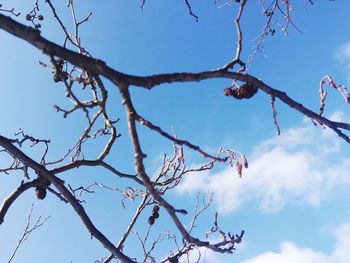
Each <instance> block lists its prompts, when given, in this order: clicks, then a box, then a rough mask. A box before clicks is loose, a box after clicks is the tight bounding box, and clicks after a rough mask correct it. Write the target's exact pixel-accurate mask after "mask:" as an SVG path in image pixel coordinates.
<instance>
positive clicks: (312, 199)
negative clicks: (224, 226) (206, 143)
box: [177, 113, 350, 213]
mask: <svg viewBox="0 0 350 263" xmlns="http://www.w3.org/2000/svg"><path fill="white" fill-rule="evenodd" d="M341 117H342V114H341V113H336V114H334V115H333V116H332V117H331V118H333V119H334V118H336V119H341ZM339 151H340V139H339V138H338V137H337V136H336V135H335V134H334V133H333V132H330V131H328V130H327V129H324V130H322V129H320V128H318V127H314V126H313V125H312V124H311V123H310V121H307V122H306V121H304V122H303V123H302V125H301V126H300V127H296V128H291V129H289V130H287V131H285V132H283V133H282V135H281V136H278V137H273V138H271V139H268V140H266V141H264V142H262V143H260V144H259V145H257V146H256V147H255V149H254V151H253V154H252V155H251V156H250V157H249V161H250V167H249V168H248V169H247V170H244V174H243V178H238V177H237V175H236V171H235V170H234V169H232V168H230V167H227V168H226V169H224V170H223V171H221V172H218V173H215V174H212V173H209V172H204V173H195V174H191V175H188V176H187V177H186V178H185V180H184V182H183V183H182V184H181V185H180V186H179V188H178V189H177V191H178V193H182V194H185V193H190V192H197V191H203V192H207V191H210V192H213V193H214V199H215V201H216V202H217V205H218V208H219V210H220V212H222V213H224V212H231V211H233V210H236V209H238V208H239V207H241V206H242V205H243V204H245V203H247V202H256V203H258V206H259V209H260V210H262V211H264V212H275V211H278V210H280V209H282V208H283V207H284V206H285V205H286V204H288V203H307V204H309V205H312V206H317V205H319V204H320V203H321V202H322V201H323V200H325V199H327V198H328V197H329V196H330V194H332V193H333V192H334V191H335V190H337V191H338V190H340V189H342V188H343V189H345V187H349V185H350V179H349V176H348V172H347V171H349V170H350V159H348V158H344V159H337V158H335V153H337V152H339Z"/></svg>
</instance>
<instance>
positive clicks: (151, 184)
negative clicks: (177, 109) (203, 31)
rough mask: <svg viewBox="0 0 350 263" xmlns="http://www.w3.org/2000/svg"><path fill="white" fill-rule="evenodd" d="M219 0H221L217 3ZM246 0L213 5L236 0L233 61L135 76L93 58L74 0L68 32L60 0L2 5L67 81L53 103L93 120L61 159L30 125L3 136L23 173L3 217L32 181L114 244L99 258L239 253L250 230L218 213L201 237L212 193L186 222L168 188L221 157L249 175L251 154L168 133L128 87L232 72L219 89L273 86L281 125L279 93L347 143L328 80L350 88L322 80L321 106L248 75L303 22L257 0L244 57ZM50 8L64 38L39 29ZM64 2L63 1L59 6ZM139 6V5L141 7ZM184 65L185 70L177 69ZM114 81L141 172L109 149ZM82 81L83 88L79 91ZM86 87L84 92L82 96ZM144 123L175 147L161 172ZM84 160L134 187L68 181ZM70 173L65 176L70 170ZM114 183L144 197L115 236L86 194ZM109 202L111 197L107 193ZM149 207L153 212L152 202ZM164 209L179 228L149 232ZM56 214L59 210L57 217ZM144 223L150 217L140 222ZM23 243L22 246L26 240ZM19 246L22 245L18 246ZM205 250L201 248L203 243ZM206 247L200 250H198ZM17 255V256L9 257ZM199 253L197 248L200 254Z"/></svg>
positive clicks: (12, 27)
mask: <svg viewBox="0 0 350 263" xmlns="http://www.w3.org/2000/svg"><path fill="white" fill-rule="evenodd" d="M216 2H218V3H216ZM247 2H248V1H247V0H235V1H233V0H230V1H227V2H224V3H219V1H215V3H214V4H213V5H214V6H215V5H216V7H217V6H219V7H225V6H229V5H235V6H236V11H237V13H236V15H235V18H234V25H235V28H236V41H235V43H236V50H235V52H234V53H235V54H234V56H233V57H232V58H231V59H228V61H227V62H226V63H223V65H222V66H221V67H218V68H216V69H213V70H205V71H202V72H176V73H168V74H157V73H155V74H153V75H149V76H136V75H131V74H127V73H124V72H120V71H118V70H116V69H113V68H112V67H110V66H108V61H106V62H105V61H102V60H100V59H98V58H95V57H94V56H93V55H91V53H90V52H89V51H88V50H87V49H86V48H85V47H84V46H83V45H82V39H81V36H80V27H81V25H83V24H88V23H89V20H90V18H91V16H92V13H91V12H90V13H88V14H86V16H85V17H78V16H77V14H76V7H75V2H74V1H73V0H69V1H68V4H67V7H66V8H67V9H69V10H70V11H71V12H70V14H71V16H72V19H73V30H72V31H70V30H69V29H68V28H69V27H68V26H67V25H66V24H67V23H68V21H65V20H64V19H63V18H62V14H59V12H58V8H57V6H56V5H59V4H56V3H54V2H53V1H50V0H46V1H40V0H36V2H35V3H34V7H33V9H31V10H30V11H29V12H27V13H26V12H24V13H23V14H24V15H23V14H21V12H23V11H22V10H15V9H14V8H12V7H11V6H3V5H1V7H0V28H1V29H2V30H3V31H5V32H7V33H8V34H11V35H13V36H15V37H16V38H17V39H18V41H20V40H22V41H25V42H28V43H29V44H30V45H32V46H33V47H34V48H35V49H37V50H38V51H41V52H42V53H43V54H45V55H46V56H47V61H46V62H40V65H41V66H42V67H43V70H45V69H47V70H48V71H49V73H48V74H52V76H53V81H54V82H58V83H61V84H62V86H63V87H64V89H65V96H66V98H67V100H68V101H69V103H70V104H71V107H70V108H68V109H66V108H64V107H61V106H59V105H55V106H54V108H55V110H56V111H57V112H58V113H61V114H62V115H63V117H64V118H66V117H69V116H70V115H71V114H72V113H74V112H81V113H83V116H84V118H85V120H86V127H85V129H83V130H82V131H81V133H80V136H79V137H78V138H77V139H76V143H75V144H74V145H72V146H71V147H70V148H69V149H65V153H64V154H63V155H62V156H61V157H59V158H56V159H52V158H49V157H48V152H49V150H50V140H48V139H38V138H35V136H32V135H28V134H27V133H26V132H27V131H26V132H24V131H23V130H20V131H19V132H18V133H16V134H15V136H14V137H13V138H7V137H5V136H2V135H0V146H1V148H0V149H1V153H2V154H3V155H6V156H7V158H10V159H11V160H12V161H11V162H10V163H9V164H8V165H6V164H3V163H1V165H2V167H0V172H1V173H4V174H11V173H16V175H17V176H18V177H20V176H19V175H18V172H21V173H22V174H23V178H19V181H20V184H19V186H18V187H17V188H16V189H15V190H14V191H13V192H12V193H10V194H9V195H8V197H7V198H6V199H5V200H4V201H3V203H2V206H1V207H0V224H3V223H4V221H5V217H6V214H7V212H8V210H9V209H10V208H11V205H12V204H13V203H14V202H15V201H16V200H17V198H19V197H20V196H21V195H22V194H23V193H24V192H26V191H27V190H30V189H35V193H36V196H37V198H38V199H45V197H46V195H47V194H48V193H49V194H52V195H53V196H55V197H57V198H58V200H60V201H63V202H65V203H68V204H69V205H70V206H71V207H72V208H73V209H74V211H75V212H76V214H77V216H79V217H80V219H81V222H82V224H84V225H85V227H86V228H87V230H88V232H89V233H90V234H91V236H92V237H94V238H96V239H97V240H98V241H99V242H100V243H101V244H102V245H103V246H104V247H105V248H106V250H107V251H109V253H110V255H108V256H106V257H105V258H103V259H101V260H98V261H96V262H104V263H107V262H110V261H112V260H114V259H116V260H118V261H120V262H171V263H174V262H180V261H181V262H182V261H186V260H188V257H186V256H188V255H189V254H190V253H191V252H192V251H196V250H197V249H198V248H201V247H205V248H208V249H210V250H213V251H215V252H218V253H229V254H230V253H233V252H234V250H235V245H236V244H239V243H240V242H241V240H242V238H243V237H244V231H243V230H240V229H239V230H237V229H231V231H234V233H232V234H231V232H228V231H226V230H222V229H221V228H220V226H219V222H218V221H219V220H218V214H217V213H215V216H214V219H213V226H212V227H211V228H210V229H208V231H207V232H206V236H207V237H208V236H209V235H212V234H218V235H219V236H220V237H221V239H220V241H218V242H216V243H215V242H214V243H213V242H209V241H208V240H207V239H201V238H199V237H196V236H194V234H193V229H194V226H195V224H196V222H197V219H198V218H199V217H200V216H201V215H202V213H203V212H204V211H205V210H206V209H207V208H208V207H209V206H210V205H211V202H212V201H211V200H212V197H211V196H210V195H209V196H208V197H205V196H204V197H201V196H198V197H197V203H196V204H195V210H194V214H193V215H192V216H191V218H190V219H188V220H187V223H189V225H187V224H186V223H184V220H183V218H182V216H184V215H186V214H187V213H188V212H187V211H186V210H184V209H183V208H181V207H174V206H173V205H172V204H171V203H170V202H169V201H168V199H167V194H168V192H170V191H172V190H173V189H174V188H176V187H177V186H178V185H179V184H180V183H181V180H182V179H183V178H184V176H185V175H186V174H188V173H196V172H201V171H205V170H211V169H212V168H213V167H214V165H216V164H219V163H229V164H230V165H231V166H233V167H235V169H236V170H237V173H238V174H239V176H242V173H243V169H245V168H248V161H247V160H246V158H245V156H244V155H243V154H242V153H240V152H239V151H237V150H233V149H220V150H218V152H214V153H211V152H207V151H205V150H204V149H203V148H202V147H200V146H198V145H195V144H194V143H192V142H190V141H188V140H186V139H184V138H179V137H178V136H177V135H176V132H175V130H174V129H173V131H172V132H170V133H169V132H167V131H166V130H165V129H163V128H162V127H160V126H159V125H158V124H157V120H148V119H146V118H145V117H144V116H142V115H141V114H140V113H139V111H138V109H137V107H138V105H135V103H134V100H133V96H132V95H131V93H130V89H131V87H133V88H136V89H137V88H141V89H142V88H143V89H148V90H153V89H154V88H155V87H157V86H161V85H163V84H173V83H187V82H204V81H206V80H209V79H227V80H230V81H232V84H231V85H230V86H229V87H226V88H225V87H219V90H218V92H222V91H223V99H226V98H225V97H224V95H226V96H229V97H232V98H233V99H250V98H252V97H253V96H254V95H255V94H256V93H257V92H258V91H260V92H262V93H264V94H266V96H268V97H269V98H270V102H271V109H272V116H273V123H274V125H275V126H276V129H277V133H278V134H279V133H280V128H279V125H278V121H277V113H276V109H275V101H276V100H279V101H280V102H282V103H284V104H286V105H288V106H289V107H290V108H291V109H292V110H295V111H298V112H300V113H301V114H302V115H304V116H306V117H308V118H310V119H311V120H312V121H313V122H314V123H315V125H318V126H323V127H328V128H329V129H331V130H333V131H334V132H335V133H336V134H338V135H339V137H341V138H342V139H343V140H345V141H346V142H348V143H350V138H349V137H348V135H347V134H346V132H347V131H349V130H350V124H348V123H343V122H336V121H331V120H330V119H328V118H326V117H324V116H323V109H324V106H325V99H326V92H325V89H324V87H325V85H329V86H331V87H333V88H335V89H337V90H338V91H339V92H340V93H341V94H342V96H343V97H344V99H345V102H346V103H350V96H349V94H348V93H347V91H346V89H345V87H344V86H342V85H338V84H336V83H335V82H334V81H333V79H332V78H331V77H330V76H326V77H324V78H322V80H321V82H320V111H319V112H314V111H312V110H310V109H308V108H306V107H304V106H303V105H302V104H301V103H300V102H298V101H295V100H293V99H292V98H291V97H289V96H288V95H287V94H286V93H285V92H284V91H281V90H278V89H275V88H273V87H271V86H270V85H269V84H267V83H265V82H264V81H263V80H261V79H259V78H257V77H255V76H253V75H250V74H248V73H247V67H248V66H249V65H250V64H251V63H252V62H253V58H254V56H255V55H256V53H257V52H260V51H263V44H264V41H265V39H266V38H267V37H268V36H271V35H274V34H275V33H276V30H278V29H280V30H282V31H283V32H284V33H285V34H288V32H289V30H290V29H291V28H293V29H295V30H297V31H299V30H300V29H298V28H297V26H296V24H295V23H294V21H293V20H292V12H293V9H292V8H291V5H292V2H295V1H291V0H270V1H267V0H260V1H256V2H258V3H256V5H257V8H260V9H262V16H263V17H264V18H265V19H266V22H265V25H264V27H263V28H262V31H261V34H260V35H259V36H258V38H257V41H256V45H255V48H254V50H253V52H252V53H251V55H250V56H249V57H247V58H243V57H242V50H243V37H244V31H243V29H242V27H241V18H242V17H243V16H244V15H247V16H248V15H249V14H248V13H245V8H246V3H247ZM305 4H308V5H312V4H313V2H312V1H311V0H309V1H305ZM140 5H141V8H142V9H144V8H146V7H147V1H145V0H143V1H141V4H140ZM184 6H185V7H186V8H187V10H188V12H189V15H190V16H192V17H193V18H194V19H195V20H197V21H198V19H199V18H200V14H196V13H195V11H194V8H193V7H192V5H191V3H190V1H187V0H185V2H184ZM44 7H45V8H47V9H48V10H50V16H52V17H53V18H54V19H55V21H56V23H57V26H58V27H59V29H60V30H61V31H62V32H63V34H64V39H63V41H62V43H61V44H57V43H54V42H52V41H50V40H49V39H46V38H45V37H43V36H42V34H41V31H40V30H41V28H42V24H43V23H45V20H46V16H47V15H48V14H43V12H42V8H44ZM60 8H62V7H61V6H60ZM135 12H137V10H135ZM22 16H24V17H25V19H26V21H27V24H23V23H20V22H18V21H17V19H18V17H22ZM274 17H279V18H280V20H282V21H284V24H279V25H275V24H273V18H274ZM276 27H279V28H276ZM180 70H181V69H180ZM107 80H108V81H110V82H111V83H112V84H113V85H114V89H115V90H116V91H118V92H119V95H120V97H121V100H122V105H123V107H124V112H125V114H126V123H127V129H128V134H129V139H130V142H131V147H132V152H133V159H134V171H135V172H134V173H132V174H128V173H124V172H122V171H120V170H119V169H118V163H113V162H112V161H111V160H110V159H108V156H109V155H110V153H111V151H112V150H116V151H118V149H115V142H116V141H117V140H118V138H119V136H120V134H119V132H118V124H119V120H118V119H113V118H112V117H111V116H115V114H114V113H113V112H112V111H111V109H109V108H107V106H106V104H107V102H108V100H109V92H110V89H109V88H106V84H105V82H106V81H107ZM77 87H81V89H79V91H77V90H78V89H77ZM81 92H83V93H84V96H82V95H81ZM141 126H143V127H145V128H147V129H149V130H150V131H152V132H154V133H155V134H158V135H159V136H162V137H164V138H165V139H167V140H168V141H169V144H171V145H172V147H173V152H172V154H170V155H164V159H163V163H162V165H161V167H160V169H159V171H158V173H157V175H156V176H155V177H152V176H151V175H150V174H149V170H148V169H147V167H145V160H144V159H145V157H146V154H145V153H144V151H143V150H142V143H143V142H142V140H141V137H140V136H139V129H140V127H141ZM97 137H103V138H106V142H105V144H104V147H103V149H102V150H101V151H100V152H99V153H98V154H96V155H95V156H91V154H86V153H85V152H84V147H85V145H87V144H88V143H91V144H94V140H95V139H96V138H97ZM28 146H30V148H29V150H31V149H36V148H38V147H40V149H44V150H43V151H42V154H41V157H40V158H34V157H33V156H32V154H31V152H30V151H29V150H28V149H27V147H28ZM188 151H193V152H195V153H198V154H199V155H200V156H201V157H203V164H202V165H199V166H198V167H194V168H193V167H189V166H187V164H186V159H185V152H188ZM79 167H86V168H89V167H95V168H96V167H97V168H99V169H100V171H101V172H103V173H109V174H113V175H115V176H117V177H119V178H121V179H123V180H124V182H127V187H115V186H110V185H107V184H105V183H104V182H103V178H101V181H99V182H95V183H93V184H90V185H81V186H79V187H73V186H72V185H71V184H70V183H69V182H68V180H67V179H65V180H63V179H62V177H63V175H64V174H65V173H68V172H69V171H72V170H75V171H76V168H79ZM65 178H66V177H65ZM101 188H103V189H107V190H110V191H115V192H117V193H119V194H120V195H121V205H122V206H123V207H125V202H127V201H128V200H132V201H138V202H139V205H138V207H137V209H136V211H135V212H134V216H133V217H132V218H131V220H130V222H129V224H128V225H127V226H125V231H124V234H123V235H122V236H121V237H120V239H119V240H118V241H117V242H116V240H110V239H108V238H107V237H106V234H104V233H102V232H101V231H100V230H99V229H98V228H97V227H96V226H95V225H94V222H93V221H92V218H90V216H89V215H88V213H87V212H86V211H85V208H84V206H85V205H86V204H85V203H84V200H83V199H84V195H87V194H94V193H95V192H96V191H97V190H98V189H101ZM106 201H107V202H108V200H106ZM150 207H151V213H150V214H149V215H147V213H149V208H150ZM161 213H167V214H168V216H169V218H170V221H169V224H171V223H172V224H173V225H174V226H175V227H176V229H177V230H176V232H175V233H172V232H170V231H169V232H160V233H159V234H158V236H157V237H156V239H154V240H150V232H151V231H155V230H154V225H155V223H156V222H157V220H158V218H159V216H160V214H161ZM143 214H146V215H147V218H148V222H147V224H146V225H147V232H146V235H142V234H141V233H140V232H139V231H138V228H137V227H140V225H137V222H138V221H139V220H140V218H141V217H142V216H141V215H143ZM53 216H54V215H53ZM186 218H187V217H186ZM41 224H42V223H41V222H37V224H36V225H35V226H34V227H33V228H32V229H31V230H30V231H27V230H26V233H25V238H26V237H27V235H28V234H30V233H31V232H32V231H33V230H35V229H36V228H37V227H39V226H41ZM143 225H145V224H143ZM128 239H134V240H138V242H139V245H140V246H139V249H140V252H141V254H142V255H143V256H142V257H141V258H135V256H134V255H132V254H130V255H127V254H126V253H125V252H124V251H125V247H126V246H127V244H126V241H127V240H128ZM162 242H170V243H171V244H172V246H173V247H174V249H173V250H171V251H169V253H168V256H167V257H166V258H163V259H157V258H155V257H154V256H153V252H154V250H155V249H156V248H157V247H158V246H159V245H160V243H162ZM19 245H20V244H19ZM16 250H17V249H16ZM198 251H199V250H198ZM199 255H200V253H199ZM14 256H15V254H13V255H12V256H11V259H12V258H13V257H14ZM199 257H200V256H199Z"/></svg>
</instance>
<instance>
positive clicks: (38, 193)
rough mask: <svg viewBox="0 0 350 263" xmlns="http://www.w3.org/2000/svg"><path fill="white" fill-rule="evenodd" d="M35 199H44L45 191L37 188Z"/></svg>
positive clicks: (42, 188)
mask: <svg viewBox="0 0 350 263" xmlns="http://www.w3.org/2000/svg"><path fill="white" fill-rule="evenodd" d="M35 194H36V197H37V198H38V199H40V200H43V199H44V198H45V197H46V189H45V188H44V187H40V186H37V187H36V188H35Z"/></svg>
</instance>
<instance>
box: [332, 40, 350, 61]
mask: <svg viewBox="0 0 350 263" xmlns="http://www.w3.org/2000/svg"><path fill="white" fill-rule="evenodd" d="M335 56H336V57H337V59H339V61H341V62H344V61H347V62H349V63H350V42H348V43H345V44H343V45H341V46H340V47H339V48H337V49H336V52H335Z"/></svg>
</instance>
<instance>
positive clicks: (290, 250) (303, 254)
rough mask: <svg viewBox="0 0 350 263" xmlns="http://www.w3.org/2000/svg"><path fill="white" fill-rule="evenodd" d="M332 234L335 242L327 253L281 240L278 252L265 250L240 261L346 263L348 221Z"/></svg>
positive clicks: (348, 254) (349, 253)
mask: <svg viewBox="0 0 350 263" xmlns="http://www.w3.org/2000/svg"><path fill="white" fill-rule="evenodd" d="M333 234H334V237H335V240H336V242H335V246H334V248H333V250H332V251H331V252H330V253H329V254H326V253H324V252H319V251H315V250H313V249H311V248H301V247H298V246H297V245H295V244H293V243H292V242H283V243H282V244H281V245H280V251H279V252H265V253H262V254H260V255H258V256H256V257H253V258H250V259H247V260H244V261H243V262H241V263H280V262H283V263H294V262H298V263H348V262H349V259H350V250H349V246H350V223H347V224H343V225H341V226H339V227H338V228H337V229H336V231H335V232H334V233H333Z"/></svg>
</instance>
